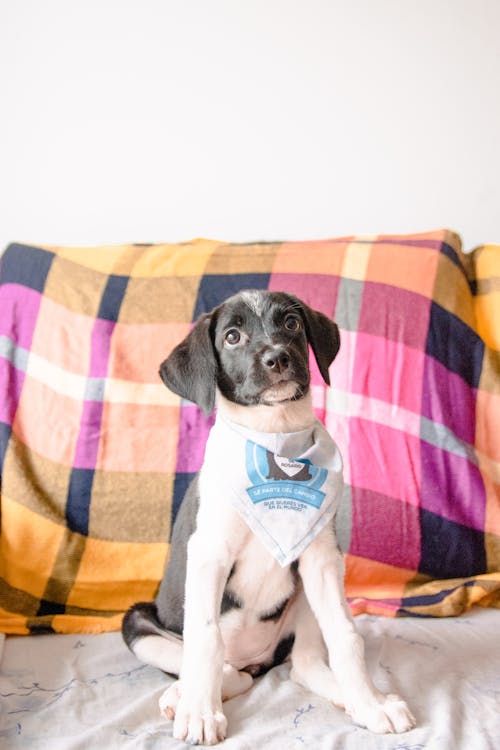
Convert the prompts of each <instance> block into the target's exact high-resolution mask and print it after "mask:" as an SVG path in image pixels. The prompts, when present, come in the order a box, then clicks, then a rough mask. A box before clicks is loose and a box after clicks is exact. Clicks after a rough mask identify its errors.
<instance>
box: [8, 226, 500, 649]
mask: <svg viewBox="0 0 500 750" xmlns="http://www.w3.org/2000/svg"><path fill="white" fill-rule="evenodd" d="M499 264H500V249H499V248H491V247H490V248H482V249H478V250H477V251H475V253H473V254H472V255H470V256H464V255H463V254H462V252H461V247H460V240H459V238H458V237H457V236H456V235H455V234H453V233H451V232H448V231H444V230H443V231H436V232H431V233H428V234H420V235H412V236H401V237H398V236H378V237H374V238H366V237H365V238H356V237H347V238H340V239H332V240H325V241H310V242H290V243H287V242H276V243H256V244H228V243H220V242H216V241H211V240H195V241H192V242H187V243H182V244H175V245H166V244H163V245H150V246H146V245H126V246H108V247H97V248H60V247H30V246H26V245H11V246H10V247H9V248H8V249H7V250H6V252H5V253H4V255H3V257H2V259H1V268H0V384H1V385H0V460H1V461H2V474H1V479H2V484H1V512H2V534H1V539H0V606H1V609H0V630H3V631H5V632H8V633H19V634H26V633H30V632H44V631H49V632H50V631H56V632H66V633H67V632H83V631H87V632H99V631H102V630H113V629H117V628H118V627H119V625H120V621H121V616H122V613H123V611H124V610H125V609H126V608H127V607H128V606H129V605H130V604H132V603H133V602H135V601H138V600H144V599H151V598H153V597H154V595H155V592H156V589H157V586H158V582H159V580H160V578H161V575H162V571H163V568H164V565H165V563H166V561H167V559H168V550H169V536H170V531H171V527H172V522H173V519H174V517H175V514H176V512H177V510H178V507H179V503H180V501H181V498H182V496H183V492H184V490H185V488H186V486H187V483H188V482H189V480H190V479H191V477H192V476H193V474H194V472H196V471H197V470H198V469H199V468H200V465H201V462H202V458H203V451H204V445H205V441H206V437H207V434H208V430H209V429H210V426H211V423H212V419H211V418H206V417H205V416H203V414H202V413H201V412H200V411H199V409H198V408H197V407H196V406H194V405H193V404H190V403H187V402H181V400H180V399H179V398H178V397H177V396H175V395H173V394H171V393H170V392H169V391H168V390H167V389H166V388H164V386H163V385H162V383H161V382H160V380H159V377H158V374H157V371H158V365H159V363H160V362H161V361H162V360H163V359H164V357H165V356H166V355H167V354H168V353H169V351H170V350H171V349H172V348H173V347H174V346H175V345H176V344H177V343H178V342H179V341H180V340H181V339H182V338H183V337H184V336H185V334H186V333H187V332H188V331H189V330H190V327H191V325H192V323H193V321H195V320H196V319H197V317H198V316H199V315H200V314H201V313H203V312H205V311H207V310H210V309H211V308H212V307H214V306H215V305H217V304H219V303H220V302H221V301H222V300H223V299H225V298H226V297H228V296H229V295H231V294H233V293H235V292H237V291H238V290H241V289H248V288H259V289H274V290H285V291H289V292H292V293H295V294H297V295H298V296H299V297H301V298H302V299H303V300H304V301H305V302H307V303H308V304H309V305H311V306H313V307H315V308H316V309H319V310H322V311H323V312H324V313H326V314H327V315H329V316H331V317H333V318H335V319H336V321H337V322H338V324H339V326H340V329H341V341H342V343H341V350H340V353H339V356H338V357H337V360H336V361H335V362H334V364H333V366H332V369H331V378H332V387H331V388H327V387H326V386H325V384H324V383H323V381H322V380H321V377H320V375H319V373H318V371H317V368H316V365H315V363H314V360H312V367H313V400H314V406H315V410H316V414H317V416H318V417H319V418H320V419H321V420H322V421H323V422H324V423H325V424H326V426H327V427H328V429H329V431H330V432H331V434H332V435H333V437H334V439H335V440H336V441H337V443H338V444H339V447H340V449H341V452H342V454H343V457H344V467H345V481H346V484H345V491H344V497H343V503H342V507H341V510H340V513H339V517H338V520H337V528H338V535H339V539H340V541H341V544H342V545H343V547H344V549H345V550H346V551H347V555H346V559H347V592H348V595H349V597H350V601H351V605H352V608H353V611H354V612H356V613H360V612H369V613H381V614H386V615H391V616H395V615H398V614H418V615H422V614H425V615H448V614H455V613H458V612H460V611H462V610H463V609H465V608H467V607H469V606H470V605H471V604H472V603H474V602H478V603H480V604H485V605H492V606H499V603H500V447H499V446H500V434H499V433H500V374H499V373H500V354H499V341H498V329H499V326H498V324H497V325H496V326H495V324H494V319H493V320H492V319H491V316H492V315H493V316H495V314H496V315H497V321H498V307H497V306H496V304H497V303H496V302H495V300H497V299H498V276H499V275H500V274H499V270H498V268H499ZM478 269H480V274H479V270H478ZM478 274H479V275H478Z"/></svg>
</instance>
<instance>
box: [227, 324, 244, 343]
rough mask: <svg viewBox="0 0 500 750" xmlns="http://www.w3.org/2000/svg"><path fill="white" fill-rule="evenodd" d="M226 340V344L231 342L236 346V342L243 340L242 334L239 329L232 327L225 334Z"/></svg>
mask: <svg viewBox="0 0 500 750" xmlns="http://www.w3.org/2000/svg"><path fill="white" fill-rule="evenodd" d="M224 341H225V342H226V344H229V346H235V345H236V344H239V342H240V341H241V334H240V332H239V331H238V329H237V328H230V329H229V331H228V332H227V333H226V335H225V336H224Z"/></svg>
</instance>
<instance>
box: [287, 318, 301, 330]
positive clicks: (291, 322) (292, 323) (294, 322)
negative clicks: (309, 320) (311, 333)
mask: <svg viewBox="0 0 500 750" xmlns="http://www.w3.org/2000/svg"><path fill="white" fill-rule="evenodd" d="M284 325H285V328H286V330H287V331H300V326H301V323H300V318H298V317H297V316H296V315H287V317H286V318H285V323H284Z"/></svg>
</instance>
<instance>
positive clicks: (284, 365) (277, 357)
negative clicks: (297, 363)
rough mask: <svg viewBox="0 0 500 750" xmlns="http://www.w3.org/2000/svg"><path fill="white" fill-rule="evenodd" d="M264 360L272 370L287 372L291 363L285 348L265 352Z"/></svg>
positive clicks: (266, 365) (265, 364)
mask: <svg viewBox="0 0 500 750" xmlns="http://www.w3.org/2000/svg"><path fill="white" fill-rule="evenodd" d="M262 362H263V364H264V366H265V367H267V368H268V370H271V371H272V372H279V373H282V372H285V370H288V366H289V364H290V357H289V356H288V354H287V352H286V351H285V350H284V349H279V350H277V351H270V352H266V353H265V354H264V357H263V358H262Z"/></svg>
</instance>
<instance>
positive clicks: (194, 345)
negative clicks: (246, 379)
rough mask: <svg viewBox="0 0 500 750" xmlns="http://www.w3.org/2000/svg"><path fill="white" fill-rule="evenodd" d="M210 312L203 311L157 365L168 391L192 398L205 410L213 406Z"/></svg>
mask: <svg viewBox="0 0 500 750" xmlns="http://www.w3.org/2000/svg"><path fill="white" fill-rule="evenodd" d="M211 322H212V314H211V313H208V314H207V315H203V317H201V318H200V319H199V321H198V322H197V323H196V325H195V326H194V328H193V329H192V331H191V332H190V333H189V334H188V335H187V336H186V338H185V339H184V340H183V341H181V343H180V344H178V345H177V346H176V347H175V349H174V350H173V351H172V352H171V353H170V354H169V356H168V357H167V359H166V360H165V361H164V362H162V364H161V365H160V377H161V379H162V380H163V382H164V383H165V385H166V386H167V388H170V390H171V391H173V392H174V393H177V395H179V396H182V398H187V399H188V400H189V401H193V402H194V403H195V404H197V405H198V406H199V407H200V409H203V411H204V412H205V414H207V415H208V414H210V413H211V412H212V411H213V408H214V406H215V386H216V383H217V361H216V359H215V354H214V348H213V345H212V338H211V336H210V324H211Z"/></svg>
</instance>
